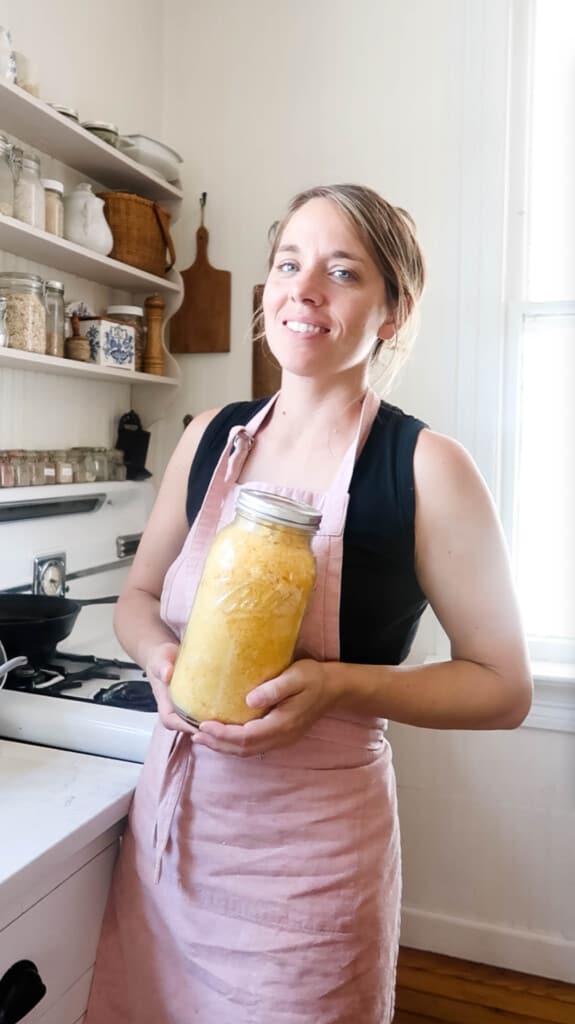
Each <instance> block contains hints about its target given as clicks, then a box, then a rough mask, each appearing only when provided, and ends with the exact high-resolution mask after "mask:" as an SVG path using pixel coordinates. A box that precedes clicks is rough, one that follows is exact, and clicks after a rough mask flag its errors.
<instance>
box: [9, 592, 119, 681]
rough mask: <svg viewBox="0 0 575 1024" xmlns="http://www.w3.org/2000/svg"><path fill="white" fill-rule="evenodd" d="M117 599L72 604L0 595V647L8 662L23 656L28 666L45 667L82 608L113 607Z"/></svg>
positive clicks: (39, 597) (64, 599) (38, 597)
mask: <svg viewBox="0 0 575 1024" xmlns="http://www.w3.org/2000/svg"><path fill="white" fill-rule="evenodd" d="M117 600H118V598H117V597H97V598H94V600H91V601H72V600H71V599H70V598H67V597H45V596H44V595H42V594H0V643H1V644H2V646H3V647H4V648H5V650H6V654H7V656H8V657H9V658H15V657H17V656H18V655H19V654H25V655H26V656H27V658H28V661H29V662H30V664H32V665H35V666H40V665H43V664H44V665H45V664H46V663H47V662H49V661H50V659H51V658H52V656H53V654H54V651H55V650H56V647H57V646H58V644H59V643H60V640H63V639H64V638H65V637H67V636H68V635H69V633H71V632H72V629H73V627H74V623H75V622H76V619H77V618H78V615H79V614H80V611H81V609H82V608H83V607H84V606H85V605H93V604H94V605H95V604H114V603H115V602H116V601H117Z"/></svg>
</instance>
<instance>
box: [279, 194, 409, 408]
mask: <svg viewBox="0 0 575 1024" xmlns="http://www.w3.org/2000/svg"><path fill="white" fill-rule="evenodd" d="M311 199H330V200H331V201H332V202H334V203H335V204H336V206H338V207H339V209H340V210H341V211H342V213H343V214H344V215H345V216H346V217H347V218H348V220H350V221H351V223H352V225H353V227H354V228H355V230H356V232H357V234H358V236H359V238H360V240H361V241H362V242H363V244H364V245H365V247H366V249H367V250H368V252H369V253H370V254H371V256H372V258H373V259H374V261H375V263H376V266H377V267H378V269H379V272H380V274H381V276H382V278H383V280H384V283H385V290H386V297H387V301H388V303H389V305H390V306H391V313H392V315H393V319H394V323H395V334H394V338H393V340H392V342H391V344H390V343H389V342H386V341H382V340H381V339H380V338H378V339H377V342H376V344H375V346H374V350H373V353H372V357H371V358H372V363H375V362H376V360H377V357H378V355H379V353H380V352H381V351H382V350H384V351H385V352H386V354H387V356H388V358H387V361H386V363H385V365H384V370H383V377H384V380H383V390H385V391H387V390H389V388H390V386H391V383H392V381H393V379H394V378H395V377H396V375H397V373H398V371H399V370H400V368H401V367H402V366H403V364H404V362H405V360H406V359H407V357H408V355H409V353H410V351H411V348H412V346H413V342H414V341H415V337H416V334H417V328H418V303H419V300H420V298H421V296H422V294H423V289H424V287H425V260H424V257H423V253H422V251H421V248H420V246H419V242H418V241H417V238H416V227H415V223H414V221H413V218H412V217H411V216H410V214H409V213H407V212H406V210H403V209H401V207H398V206H392V205H391V203H388V202H387V201H386V200H385V199H383V197H382V196H380V195H379V193H378V192H375V191H374V190H373V189H371V188H367V187H366V186H363V185H318V186H316V187H315V188H309V189H306V190H305V191H303V192H299V193H298V194H297V195H296V196H294V198H293V199H292V200H291V202H290V203H289V206H288V208H287V210H286V212H285V214H284V216H283V217H282V219H281V220H279V221H276V223H275V224H273V225H272V227H271V228H270V232H269V242H270V253H269V260H268V268H269V269H270V270H271V268H272V266H273V263H274V260H275V257H276V252H277V248H278V245H279V242H280V239H281V237H282V235H283V232H284V230H285V228H286V226H287V224H288V221H289V220H290V218H291V217H292V216H293V214H294V213H295V212H296V210H299V209H300V208H301V207H302V206H304V205H305V203H308V202H309V201H310V200H311ZM380 383H381V382H380Z"/></svg>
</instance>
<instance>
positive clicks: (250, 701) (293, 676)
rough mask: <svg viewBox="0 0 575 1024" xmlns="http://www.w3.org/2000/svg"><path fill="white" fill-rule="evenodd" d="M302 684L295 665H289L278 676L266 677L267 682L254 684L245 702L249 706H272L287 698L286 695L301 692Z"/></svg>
mask: <svg viewBox="0 0 575 1024" xmlns="http://www.w3.org/2000/svg"><path fill="white" fill-rule="evenodd" d="M304 685H305V683H304V679H303V678H302V676H301V675H300V673H299V672H298V669H297V666H296V665H291V666H290V668H288V669H286V671H285V672H282V674H281V675H280V676H276V678H275V679H268V681H267V682H265V683H260V685H259V686H256V687H255V689H254V690H250V692H249V693H248V695H247V697H246V704H247V705H248V706H249V707H250V708H272V707H274V706H275V705H276V704H280V703H281V701H283V700H287V698H288V697H294V696H295V694H296V693H301V691H302V690H303V688H304Z"/></svg>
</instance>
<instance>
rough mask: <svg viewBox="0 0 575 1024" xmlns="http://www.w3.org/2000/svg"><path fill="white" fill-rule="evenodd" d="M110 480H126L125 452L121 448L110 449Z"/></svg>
mask: <svg viewBox="0 0 575 1024" xmlns="http://www.w3.org/2000/svg"><path fill="white" fill-rule="evenodd" d="M107 454H108V480H114V481H116V482H117V481H120V480H125V479H126V476H127V472H128V471H127V467H126V465H125V463H124V453H123V451H120V449H119V448H109V449H108V453H107Z"/></svg>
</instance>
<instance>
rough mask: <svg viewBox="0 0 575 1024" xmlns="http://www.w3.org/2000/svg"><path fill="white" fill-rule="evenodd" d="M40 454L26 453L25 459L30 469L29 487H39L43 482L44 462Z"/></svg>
mask: <svg viewBox="0 0 575 1024" xmlns="http://www.w3.org/2000/svg"><path fill="white" fill-rule="evenodd" d="M41 456H42V453H41V452H32V451H29V452H26V458H27V459H28V464H29V467H30V486H31V487H41V486H42V484H44V483H45V480H44V462H43V460H42V457H41Z"/></svg>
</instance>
